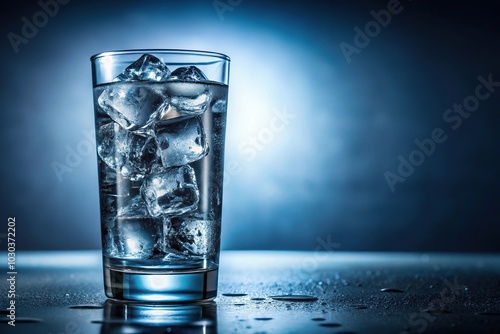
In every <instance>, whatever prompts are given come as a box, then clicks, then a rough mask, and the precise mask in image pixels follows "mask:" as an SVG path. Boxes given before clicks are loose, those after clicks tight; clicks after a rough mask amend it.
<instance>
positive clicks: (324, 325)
mask: <svg viewBox="0 0 500 334" xmlns="http://www.w3.org/2000/svg"><path fill="white" fill-rule="evenodd" d="M319 325H320V326H321V327H340V326H342V325H341V324H338V323H335V322H325V323H324V324H319Z"/></svg>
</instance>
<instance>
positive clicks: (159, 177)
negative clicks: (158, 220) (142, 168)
mask: <svg viewBox="0 0 500 334" xmlns="http://www.w3.org/2000/svg"><path fill="white" fill-rule="evenodd" d="M141 195H142V198H143V199H144V201H145V202H146V205H147V208H148V211H149V213H150V214H151V216H153V217H158V216H160V215H167V216H178V215H182V214H184V213H186V212H190V211H193V210H196V209H197V208H198V200H199V191H198V185H197V184H196V176H195V174H194V170H193V168H191V166H189V165H184V166H181V167H172V168H169V169H167V170H166V171H165V172H163V173H154V174H149V175H148V176H146V177H145V178H144V181H143V183H142V186H141Z"/></svg>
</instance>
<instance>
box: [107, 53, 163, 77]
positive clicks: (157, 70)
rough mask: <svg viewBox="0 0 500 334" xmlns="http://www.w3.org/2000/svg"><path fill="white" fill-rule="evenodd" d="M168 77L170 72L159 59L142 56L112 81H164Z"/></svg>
mask: <svg viewBox="0 0 500 334" xmlns="http://www.w3.org/2000/svg"><path fill="white" fill-rule="evenodd" d="M169 76H170V70H169V69H168V67H167V65H165V63H164V62H163V61H162V60H161V59H159V58H157V57H155V56H153V55H150V54H144V55H142V56H141V57H140V58H139V59H137V60H136V61H135V62H134V63H133V64H131V65H130V66H128V67H127V68H126V69H125V70H124V71H123V72H122V73H120V74H119V75H118V76H117V77H116V78H115V79H114V80H113V81H139V80H141V81H164V80H165V79H167V78H168V77H169Z"/></svg>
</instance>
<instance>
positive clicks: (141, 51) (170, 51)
mask: <svg viewBox="0 0 500 334" xmlns="http://www.w3.org/2000/svg"><path fill="white" fill-rule="evenodd" d="M144 53H153V54H155V53H156V54H172V55H175V54H177V55H182V54H184V55H194V56H206V57H213V58H219V59H222V60H225V61H231V59H230V58H229V56H227V55H225V54H223V53H220V52H214V51H203V50H189V49H126V50H113V51H104V52H99V53H96V54H94V55H92V56H91V57H90V61H94V60H97V59H99V58H103V57H110V56H120V55H132V54H144Z"/></svg>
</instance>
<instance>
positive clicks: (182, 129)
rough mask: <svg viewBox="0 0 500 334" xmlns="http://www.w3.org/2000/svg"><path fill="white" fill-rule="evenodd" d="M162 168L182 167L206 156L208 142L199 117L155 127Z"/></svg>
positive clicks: (174, 120)
mask: <svg viewBox="0 0 500 334" xmlns="http://www.w3.org/2000/svg"><path fill="white" fill-rule="evenodd" d="M155 135H156V139H157V142H158V146H159V152H160V156H161V161H162V164H163V166H164V167H171V166H182V165H185V164H187V163H190V162H193V161H196V160H199V159H201V158H203V157H204V156H205V155H207V154H208V151H209V148H208V142H207V139H206V135H205V131H204V129H203V125H202V123H201V119H200V117H199V116H195V117H189V118H186V117H178V118H175V119H173V120H169V121H166V122H159V123H158V124H157V125H156V127H155Z"/></svg>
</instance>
